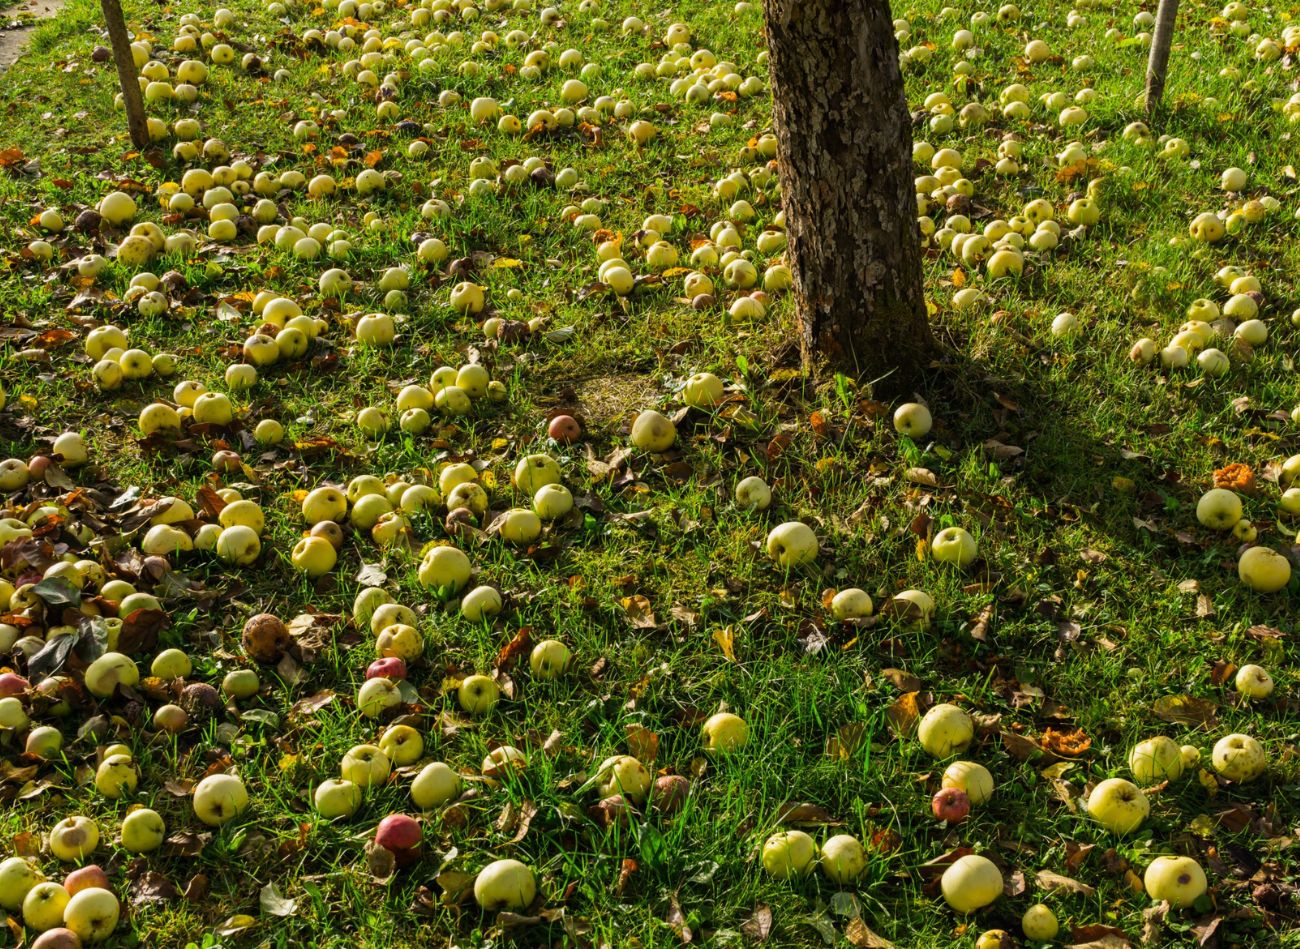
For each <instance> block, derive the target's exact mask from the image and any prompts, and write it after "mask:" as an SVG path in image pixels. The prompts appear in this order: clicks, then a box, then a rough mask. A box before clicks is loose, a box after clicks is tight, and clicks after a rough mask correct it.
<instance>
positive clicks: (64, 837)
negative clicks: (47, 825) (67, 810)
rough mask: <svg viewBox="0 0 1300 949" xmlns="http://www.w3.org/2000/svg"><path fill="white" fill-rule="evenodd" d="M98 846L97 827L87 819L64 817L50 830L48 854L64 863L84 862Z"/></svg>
mask: <svg viewBox="0 0 1300 949" xmlns="http://www.w3.org/2000/svg"><path fill="white" fill-rule="evenodd" d="M98 846H99V827H97V826H96V825H95V822H94V821H93V820H91V819H90V818H89V817H82V816H80V815H78V816H76V817H65V818H64V819H63V820H61V821H59V822H58V823H57V824H55V825H54V826H53V827H52V828H51V829H50V853H52V854H54V856H55V858H56V859H58V860H62V861H63V862H64V863H75V862H76V861H78V860H84V859H86V857H88V856H90V855H91V854H92V853H94V852H95V848H96V847H98Z"/></svg>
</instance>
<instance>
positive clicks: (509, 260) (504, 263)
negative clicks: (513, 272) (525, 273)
mask: <svg viewBox="0 0 1300 949" xmlns="http://www.w3.org/2000/svg"><path fill="white" fill-rule="evenodd" d="M523 265H524V262H523V261H522V260H515V258H513V257H498V258H497V259H496V260H494V261H492V266H493V267H498V268H500V269H502V270H508V269H510V268H512V267H522V266H523Z"/></svg>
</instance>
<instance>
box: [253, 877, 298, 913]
mask: <svg viewBox="0 0 1300 949" xmlns="http://www.w3.org/2000/svg"><path fill="white" fill-rule="evenodd" d="M257 903H258V905H259V906H260V907H261V908H262V912H263V913H266V914H267V915H268V916H293V915H294V914H295V913H297V912H298V901H297V900H291V899H288V898H287V897H285V896H284V895H283V894H282V893H281V892H280V889H279V887H277V886H276V885H275V884H274V883H268V884H266V886H264V887H262V891H261V893H259V894H258V896H257Z"/></svg>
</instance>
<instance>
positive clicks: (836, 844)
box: [820, 834, 867, 886]
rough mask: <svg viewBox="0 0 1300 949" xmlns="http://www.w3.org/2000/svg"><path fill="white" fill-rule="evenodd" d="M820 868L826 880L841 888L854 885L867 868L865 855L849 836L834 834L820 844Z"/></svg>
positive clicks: (856, 841) (858, 844)
mask: <svg viewBox="0 0 1300 949" xmlns="http://www.w3.org/2000/svg"><path fill="white" fill-rule="evenodd" d="M820 864H821V868H822V873H824V874H825V875H826V879H828V880H830V881H831V882H832V883H838V884H840V885H841V886H849V885H852V884H853V883H856V882H857V880H858V877H860V876H862V871H863V870H865V869H866V866H867V853H866V851H865V850H863V848H862V844H861V843H860V842H859V841H858V839H857V838H856V837H854V836H852V835H851V834H836V835H835V836H834V837H832V838H830V839H829V840H827V841H826V843H824V844H822V849H821V861H820Z"/></svg>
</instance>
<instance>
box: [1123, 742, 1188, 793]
mask: <svg viewBox="0 0 1300 949" xmlns="http://www.w3.org/2000/svg"><path fill="white" fill-rule="evenodd" d="M1128 768H1129V770H1130V771H1132V772H1133V777H1134V778H1135V779H1137V782H1138V783H1139V784H1155V783H1156V782H1157V781H1174V780H1177V779H1178V778H1179V777H1181V776H1182V773H1183V754H1182V751H1181V750H1180V749H1179V747H1178V745H1177V744H1176V743H1175V742H1174V741H1173V739H1171V738H1166V737H1165V736H1164V735H1157V736H1156V737H1155V738H1148V739H1146V740H1145V741H1140V742H1138V743H1137V744H1136V745H1134V746H1133V750H1132V751H1130V752H1129V756H1128Z"/></svg>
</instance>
